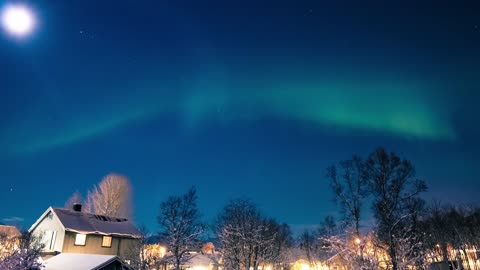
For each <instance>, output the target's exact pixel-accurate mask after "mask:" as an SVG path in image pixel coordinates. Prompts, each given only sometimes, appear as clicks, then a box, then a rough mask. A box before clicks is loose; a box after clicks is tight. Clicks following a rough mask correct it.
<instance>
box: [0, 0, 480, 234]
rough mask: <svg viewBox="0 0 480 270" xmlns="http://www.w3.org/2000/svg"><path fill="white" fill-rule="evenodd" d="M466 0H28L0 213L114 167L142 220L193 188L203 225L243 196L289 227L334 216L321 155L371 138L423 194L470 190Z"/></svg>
mask: <svg viewBox="0 0 480 270" xmlns="http://www.w3.org/2000/svg"><path fill="white" fill-rule="evenodd" d="M7 2H8V3H10V2H16V1H2V0H0V8H1V7H3V6H5V5H6V4H7ZM417 2H421V3H417ZM475 2H476V1H470V2H467V1H450V3H445V2H439V1H377V2H371V1H370V2H368V1H367V2H365V1H361V4H360V2H359V1H351V2H349V1H307V0H300V1H278V0H276V1H270V0H268V1H210V0H204V1H193V0H192V1H171V0H168V1H159V0H157V1H138V0H135V1H134V0H132V1H79V0H72V1H70V0H69V1H46V0H45V1H27V2H25V1H23V2H22V3H25V4H26V5H28V6H29V7H30V8H31V9H32V10H33V11H34V12H35V16H36V26H35V29H34V31H33V32H32V33H31V35H30V36H27V37H23V38H18V37H12V36H11V35H8V34H7V33H6V32H5V31H3V29H2V31H1V32H0V61H1V62H0V63H1V65H0V93H1V96H0V115H1V117H0V183H1V185H0V205H2V207H1V208H0V222H1V220H2V219H3V221H4V222H5V221H9V220H10V221H11V220H12V219H19V220H22V219H23V222H22V224H23V226H25V227H29V226H30V225H31V224H32V223H33V222H34V220H35V219H36V218H37V217H38V216H39V215H40V214H41V213H42V212H43V211H44V210H45V209H46V208H47V207H48V206H51V205H52V206H62V205H63V204H64V202H65V200H66V199H67V198H68V197H69V196H70V195H71V194H72V193H73V192H74V191H80V192H82V193H83V194H85V193H86V191H87V190H88V189H90V188H91V187H92V186H93V185H94V184H96V183H98V182H99V181H100V180H101V178H102V177H103V176H104V175H106V174H107V173H110V172H117V173H121V174H124V175H126V176H128V177H129V178H130V180H131V182H132V185H133V188H134V207H135V211H134V212H135V215H134V216H135V222H136V223H138V224H146V225H147V226H148V227H149V228H150V229H151V230H152V231H155V230H157V229H158V227H157V225H156V216H157V214H158V208H159V204H160V202H161V201H163V200H165V199H166V197H167V196H169V195H173V194H179V193H182V192H184V191H186V190H187V188H189V187H190V186H192V185H195V186H196V187H197V189H198V193H199V206H200V208H201V210H202V213H203V215H204V218H205V220H207V221H211V220H212V219H213V217H214V216H215V215H216V214H217V213H218V212H219V210H220V209H221V208H222V206H223V205H225V203H226V202H227V201H228V200H229V199H232V198H237V197H246V198H250V199H252V200H253V201H254V202H256V203H257V204H258V205H259V206H260V208H261V209H262V210H263V211H264V212H265V213H266V214H268V215H271V216H273V217H275V218H277V219H278V220H279V221H282V222H286V223H289V224H291V225H293V226H294V228H295V227H297V228H299V227H302V226H307V225H309V224H317V223H318V222H320V220H322V219H323V217H324V216H325V215H327V214H332V213H335V212H336V210H335V209H336V208H335V207H334V205H333V203H332V198H333V195H332V193H331V191H330V189H329V186H328V182H327V180H326V179H325V177H324V176H325V168H326V167H327V166H328V165H331V164H333V163H335V162H337V161H339V160H341V159H346V158H349V157H351V155H352V154H360V155H367V154H368V153H369V152H371V151H372V150H374V149H375V148H376V147H378V146H383V147H385V148H386V149H387V150H390V151H394V152H396V153H398V154H400V155H401V156H404V157H406V158H408V159H410V160H412V161H413V162H414V164H415V165H416V168H417V175H418V176H419V177H421V178H424V179H426V181H427V183H428V184H429V192H428V193H427V194H425V198H426V199H427V200H430V199H433V198H436V199H442V200H444V201H447V202H458V203H469V202H472V203H480V199H479V195H480V191H479V189H478V168H480V158H479V156H478V153H479V152H480V142H479V141H478V138H479V137H480V127H479V121H478V116H479V115H480V108H479V106H478V104H479V102H480V89H479V87H480V64H479V63H480V49H479V48H480V4H478V3H475Z"/></svg>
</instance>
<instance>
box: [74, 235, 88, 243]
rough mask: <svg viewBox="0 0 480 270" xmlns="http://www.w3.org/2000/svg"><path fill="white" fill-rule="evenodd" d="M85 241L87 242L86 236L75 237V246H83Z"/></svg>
mask: <svg viewBox="0 0 480 270" xmlns="http://www.w3.org/2000/svg"><path fill="white" fill-rule="evenodd" d="M85 240H87V235H86V234H79V233H77V235H76V236H75V246H85Z"/></svg>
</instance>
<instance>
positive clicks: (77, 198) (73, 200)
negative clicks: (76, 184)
mask: <svg viewBox="0 0 480 270" xmlns="http://www.w3.org/2000/svg"><path fill="white" fill-rule="evenodd" d="M82 202H83V199H82V195H81V194H80V192H78V191H75V192H74V193H73V194H72V196H70V198H68V200H67V201H66V202H65V206H64V207H65V208H67V209H72V208H73V205H74V204H82Z"/></svg>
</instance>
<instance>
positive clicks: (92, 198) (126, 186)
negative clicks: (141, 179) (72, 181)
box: [86, 173, 132, 219]
mask: <svg viewBox="0 0 480 270" xmlns="http://www.w3.org/2000/svg"><path fill="white" fill-rule="evenodd" d="M86 208H87V210H88V211H89V212H90V213H94V214H98V215H105V216H112V217H120V218H128V219H129V218H131V215H132V187H131V185H130V181H129V180H128V179H127V178H126V177H125V176H123V175H120V174H115V173H111V174H108V175H106V176H105V177H104V178H103V179H102V181H101V182H100V183H99V184H98V185H97V186H94V187H93V189H92V190H91V191H89V192H88V195H87V201H86Z"/></svg>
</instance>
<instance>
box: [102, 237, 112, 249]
mask: <svg viewBox="0 0 480 270" xmlns="http://www.w3.org/2000/svg"><path fill="white" fill-rule="evenodd" d="M102 247H112V237H111V236H104V237H103V240H102Z"/></svg>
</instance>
